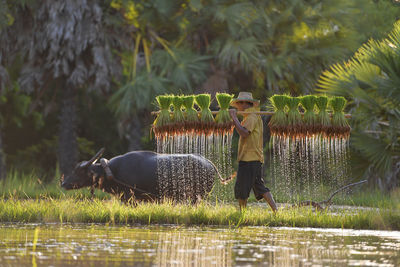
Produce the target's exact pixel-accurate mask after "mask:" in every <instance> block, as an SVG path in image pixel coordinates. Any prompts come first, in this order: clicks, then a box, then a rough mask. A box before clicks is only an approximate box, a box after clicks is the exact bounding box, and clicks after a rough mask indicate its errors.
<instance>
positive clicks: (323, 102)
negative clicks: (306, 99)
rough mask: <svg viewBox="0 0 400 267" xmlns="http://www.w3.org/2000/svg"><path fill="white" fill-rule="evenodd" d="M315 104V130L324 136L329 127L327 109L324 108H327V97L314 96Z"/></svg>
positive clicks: (329, 121) (329, 120)
mask: <svg viewBox="0 0 400 267" xmlns="http://www.w3.org/2000/svg"><path fill="white" fill-rule="evenodd" d="M316 105H317V108H318V114H317V119H316V130H317V131H318V132H319V133H321V134H322V135H324V136H326V135H327V134H328V131H329V128H330V127H331V119H330V117H329V113H328V111H327V110H326V109H327V108H328V97H326V96H318V97H317V98H316Z"/></svg>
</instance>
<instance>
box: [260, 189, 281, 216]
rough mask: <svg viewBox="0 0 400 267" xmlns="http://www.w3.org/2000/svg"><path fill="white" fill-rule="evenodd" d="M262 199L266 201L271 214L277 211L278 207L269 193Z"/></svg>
mask: <svg viewBox="0 0 400 267" xmlns="http://www.w3.org/2000/svg"><path fill="white" fill-rule="evenodd" d="M263 198H264V199H265V200H266V201H267V203H268V205H269V206H270V207H271V209H272V211H273V212H277V211H278V207H277V206H276V203H275V200H274V198H273V196H272V194H271V193H270V192H267V193H265V194H264V195H263Z"/></svg>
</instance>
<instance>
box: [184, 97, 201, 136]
mask: <svg viewBox="0 0 400 267" xmlns="http://www.w3.org/2000/svg"><path fill="white" fill-rule="evenodd" d="M183 106H184V107H185V114H184V115H185V131H187V132H193V131H194V130H195V129H196V127H197V126H198V123H199V116H198V114H197V111H196V110H195V109H194V107H193V106H194V95H188V96H184V97H183Z"/></svg>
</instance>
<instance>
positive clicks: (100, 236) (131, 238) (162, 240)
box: [0, 224, 400, 266]
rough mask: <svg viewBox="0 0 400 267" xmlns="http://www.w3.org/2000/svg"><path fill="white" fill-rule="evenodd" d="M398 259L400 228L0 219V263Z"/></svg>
mask: <svg viewBox="0 0 400 267" xmlns="http://www.w3.org/2000/svg"><path fill="white" fill-rule="evenodd" d="M49 265H53V266H56V265H57V266H60V265H63V266H66V265H73V266H115V265H117V266H133V265H135V266H271V265H274V266H399V265H400V232H398V231H360V230H342V229H339V230H338V229H311V228H303V229H301V228H268V227H241V228H238V229H234V228H233V229H232V228H231V229H229V228H212V227H204V228H203V227H189V228H188V227H179V226H169V225H163V226H148V227H146V226H145V227H143V226H109V225H88V224H74V225H71V224H68V225H66V224H64V225H60V224H0V266H49Z"/></svg>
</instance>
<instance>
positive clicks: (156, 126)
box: [153, 95, 173, 136]
mask: <svg viewBox="0 0 400 267" xmlns="http://www.w3.org/2000/svg"><path fill="white" fill-rule="evenodd" d="M172 98H173V96H172V95H159V96H157V97H156V100H157V103H158V107H159V108H160V112H159V113H158V115H157V118H156V119H155V120H154V123H153V131H154V133H155V135H156V136H163V135H165V134H168V131H169V127H170V125H171V115H170V106H171V103H172Z"/></svg>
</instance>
